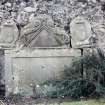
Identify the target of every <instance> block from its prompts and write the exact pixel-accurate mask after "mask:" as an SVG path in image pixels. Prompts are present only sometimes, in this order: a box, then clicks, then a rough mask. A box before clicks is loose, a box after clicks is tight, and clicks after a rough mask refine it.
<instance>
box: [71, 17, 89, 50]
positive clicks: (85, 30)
mask: <svg viewBox="0 0 105 105" xmlns="http://www.w3.org/2000/svg"><path fill="white" fill-rule="evenodd" d="M71 36H72V46H73V47H78V48H80V47H85V46H89V44H90V43H89V39H90V37H91V26H90V24H89V22H88V21H86V20H85V19H84V18H82V17H77V18H75V19H74V20H73V21H72V22H71Z"/></svg>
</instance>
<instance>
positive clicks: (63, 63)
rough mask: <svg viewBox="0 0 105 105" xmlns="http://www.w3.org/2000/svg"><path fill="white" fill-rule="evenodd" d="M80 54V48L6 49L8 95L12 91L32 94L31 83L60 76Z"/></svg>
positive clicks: (38, 82) (34, 83)
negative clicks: (16, 50)
mask: <svg viewBox="0 0 105 105" xmlns="http://www.w3.org/2000/svg"><path fill="white" fill-rule="evenodd" d="M80 55H81V53H80V50H75V49H31V50H30V49H24V50H21V51H20V52H18V53H16V52H15V51H12V50H11V51H6V52H5V74H6V75H5V79H6V81H5V82H6V91H7V95H8V94H9V93H11V92H12V93H18V92H19V93H23V94H24V95H27V94H31V93H32V90H31V89H32V87H30V85H31V84H33V85H38V84H40V83H42V82H44V81H45V80H48V79H51V78H55V77H58V78H59V75H60V74H59V72H60V71H63V70H64V69H65V68H66V67H69V66H70V64H71V63H72V60H73V59H75V57H79V56H80ZM30 90H31V91H30ZM25 91H26V93H24V92H25ZM31 95H32V94H31Z"/></svg>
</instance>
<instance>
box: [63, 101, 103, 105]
mask: <svg viewBox="0 0 105 105" xmlns="http://www.w3.org/2000/svg"><path fill="white" fill-rule="evenodd" d="M61 105H105V101H104V100H88V101H77V102H66V103H62V104H61Z"/></svg>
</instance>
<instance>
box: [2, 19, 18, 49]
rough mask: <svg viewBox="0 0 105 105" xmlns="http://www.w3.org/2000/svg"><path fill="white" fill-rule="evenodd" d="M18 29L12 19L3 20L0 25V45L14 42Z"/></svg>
mask: <svg viewBox="0 0 105 105" xmlns="http://www.w3.org/2000/svg"><path fill="white" fill-rule="evenodd" d="M17 37H18V29H17V27H16V24H15V22H14V21H13V20H12V19H8V20H5V22H3V24H2V25H1V27H0V46H5V47H6V46H9V45H12V44H13V43H15V41H16V40H17Z"/></svg>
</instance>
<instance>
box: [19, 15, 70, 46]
mask: <svg viewBox="0 0 105 105" xmlns="http://www.w3.org/2000/svg"><path fill="white" fill-rule="evenodd" d="M41 16H42V17H35V18H34V17H33V19H32V20H30V23H29V24H27V25H26V26H25V27H24V28H23V29H22V31H21V32H22V33H21V37H20V41H21V43H22V44H23V45H24V46H29V47H61V46H67V44H69V36H68V35H67V34H66V32H65V31H64V29H62V28H60V27H56V26H54V22H53V20H52V19H51V17H49V16H47V15H41Z"/></svg>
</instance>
